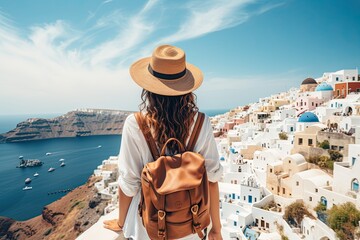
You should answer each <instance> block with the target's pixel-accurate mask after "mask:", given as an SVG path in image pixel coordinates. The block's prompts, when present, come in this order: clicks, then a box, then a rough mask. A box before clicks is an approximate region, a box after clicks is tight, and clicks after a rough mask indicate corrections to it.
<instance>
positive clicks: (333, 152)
mask: <svg viewBox="0 0 360 240" xmlns="http://www.w3.org/2000/svg"><path fill="white" fill-rule="evenodd" d="M328 152H329V154H330V158H331V160H333V161H335V162H341V161H342V158H343V155H342V154H341V153H340V152H339V151H336V150H328Z"/></svg>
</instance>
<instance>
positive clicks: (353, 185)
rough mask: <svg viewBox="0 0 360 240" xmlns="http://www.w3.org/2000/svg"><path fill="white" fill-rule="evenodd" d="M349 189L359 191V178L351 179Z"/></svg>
mask: <svg viewBox="0 0 360 240" xmlns="http://www.w3.org/2000/svg"><path fill="white" fill-rule="evenodd" d="M351 190H352V191H354V192H359V180H357V179H356V178H354V179H353V180H352V181H351Z"/></svg>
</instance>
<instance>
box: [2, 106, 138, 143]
mask: <svg viewBox="0 0 360 240" xmlns="http://www.w3.org/2000/svg"><path fill="white" fill-rule="evenodd" d="M130 113H131V112H128V111H116V110H100V109H86V110H76V111H72V112H68V113H67V114H65V115H62V116H59V117H56V118H53V119H42V118H30V119H28V120H26V121H24V122H21V123H19V124H18V125H17V126H16V128H15V129H13V130H11V131H9V132H7V133H4V134H2V135H0V143H5V142H21V141H29V140H38V139H47V138H61V137H79V136H91V135H114V134H115V135H117V134H121V132H122V128H123V124H124V121H125V119H126V117H127V116H128V115H129V114H130Z"/></svg>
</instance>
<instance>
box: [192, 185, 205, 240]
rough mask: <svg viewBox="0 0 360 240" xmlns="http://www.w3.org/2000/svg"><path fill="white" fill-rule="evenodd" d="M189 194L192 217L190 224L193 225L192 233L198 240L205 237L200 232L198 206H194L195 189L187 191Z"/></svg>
mask: <svg viewBox="0 0 360 240" xmlns="http://www.w3.org/2000/svg"><path fill="white" fill-rule="evenodd" d="M188 192H189V197H190V203H191V208H190V211H191V215H192V220H193V221H192V223H193V229H194V231H195V232H196V233H197V234H198V236H199V238H200V239H204V237H205V235H204V233H203V232H202V231H201V229H202V226H201V224H200V221H199V215H198V214H199V205H198V204H196V202H195V199H196V193H195V189H190V190H188Z"/></svg>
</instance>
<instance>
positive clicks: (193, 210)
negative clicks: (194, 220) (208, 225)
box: [191, 204, 199, 215]
mask: <svg viewBox="0 0 360 240" xmlns="http://www.w3.org/2000/svg"><path fill="white" fill-rule="evenodd" d="M198 211H199V206H198V205H197V204H196V205H193V206H192V207H191V213H192V214H194V215H196V214H197V213H198Z"/></svg>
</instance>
